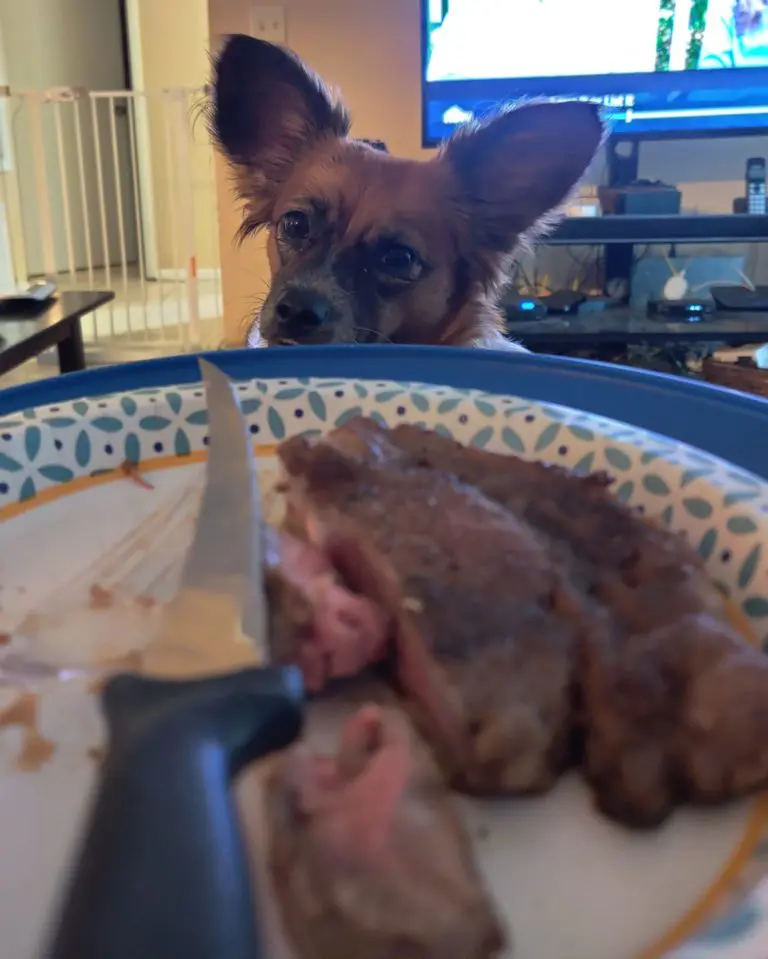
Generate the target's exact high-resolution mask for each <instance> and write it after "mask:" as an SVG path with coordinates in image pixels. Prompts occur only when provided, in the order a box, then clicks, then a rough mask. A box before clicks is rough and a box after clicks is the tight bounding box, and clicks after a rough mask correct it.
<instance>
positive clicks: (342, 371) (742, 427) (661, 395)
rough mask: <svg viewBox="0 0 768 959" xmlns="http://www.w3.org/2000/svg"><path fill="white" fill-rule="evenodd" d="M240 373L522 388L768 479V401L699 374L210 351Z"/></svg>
mask: <svg viewBox="0 0 768 959" xmlns="http://www.w3.org/2000/svg"><path fill="white" fill-rule="evenodd" d="M207 356H208V359H210V360H211V361H212V362H214V363H218V364H219V365H220V366H221V367H222V369H224V370H225V371H226V372H227V373H228V374H229V375H230V376H232V377H235V378H242V379H245V378H246V377H252V376H261V377H262V378H264V379H280V378H282V377H310V376H325V377H326V378H330V377H334V378H335V377H338V378H355V377H357V378H358V379H362V380H400V381H410V382H422V381H426V382H428V383H432V384H434V385H439V386H454V387H458V388H460V389H467V388H469V389H480V390H485V391H486V392H488V393H498V394H499V395H504V394H507V393H517V394H518V395H520V396H527V397H529V398H530V399H534V400H540V401H541V402H545V403H560V404H562V405H563V406H570V407H574V408H578V409H581V410H586V411H588V412H590V413H595V414H597V415H598V416H604V415H606V414H609V415H611V416H613V417H614V418H615V419H618V420H622V421H623V422H626V423H632V424H633V425H634V426H639V427H640V428H642V429H646V430H653V431H655V432H657V433H664V434H665V435H666V436H671V437H674V439H677V440H680V441H681V442H683V443H690V444H691V446H697V447H699V448H700V449H703V450H707V451H708V452H710V453H713V454H714V455H716V456H720V457H722V458H723V459H725V460H728V462H730V463H735V464H736V465H738V466H741V467H742V468H743V469H747V470H750V471H751V472H753V473H755V474H756V475H757V476H761V477H763V478H764V479H768V444H766V442H765V436H766V433H768V400H764V399H760V398H758V397H755V396H749V395H748V394H746V393H737V392H734V391H733V390H726V389H722V388H720V387H716V386H710V385H709V384H706V383H702V382H701V381H699V380H695V379H692V378H685V377H679V376H668V375H666V374H663V373H654V372H651V371H649V370H638V369H632V368H630V367H626V366H620V365H618V364H613V363H595V362H592V361H589V360H580V359H573V358H571V357H566V356H544V355H536V354H533V353H517V352H513V351H500V350H465V349H457V348H454V347H452V348H451V349H449V350H446V349H445V347H441V346H401V345H398V346H394V345H380V344H376V345H363V346H354V347H350V346H323V347H322V348H318V347H316V346H306V347H305V346H295V347H291V349H290V350H227V351H225V352H219V353H211V354H207ZM198 376H199V374H198V367H197V359H196V357H194V356H171V357H163V358H160V359H155V360H146V361H143V362H141V363H125V364H122V365H118V366H110V367H105V368H102V369H96V370H89V371H88V372H86V373H73V374H70V375H69V376H54V377H51V378H50V379H47V380H43V381H41V382H36V383H31V384H26V385H23V386H17V387H14V388H13V389H9V390H4V391H0V418H2V417H4V416H6V415H8V414H10V413H14V412H16V411H17V410H21V409H24V408H25V407H34V406H39V405H41V404H47V405H49V406H50V405H54V404H56V403H63V402H68V401H71V400H76V399H78V398H79V397H81V396H98V395H100V394H103V393H110V392H116V391H118V390H120V391H131V390H138V389H146V388H150V387H165V386H167V385H168V384H169V383H179V384H181V383H184V384H188V383H194V382H196V381H197V379H198Z"/></svg>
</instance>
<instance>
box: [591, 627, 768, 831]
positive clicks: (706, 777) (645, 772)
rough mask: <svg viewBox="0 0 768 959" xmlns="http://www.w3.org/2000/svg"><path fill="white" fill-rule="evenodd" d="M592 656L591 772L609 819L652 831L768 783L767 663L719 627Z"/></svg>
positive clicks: (639, 640)
mask: <svg viewBox="0 0 768 959" xmlns="http://www.w3.org/2000/svg"><path fill="white" fill-rule="evenodd" d="M588 650H589V654H588V656H587V659H586V661H585V668H584V670H583V674H582V689H583V695H584V699H585V702H586V703H587V705H588V721H589V736H588V738H587V742H586V752H585V771H586V774H587V777H588V778H589V779H590V781H591V782H592V784H593V786H594V787H595V791H596V796H597V800H598V804H599V806H600V808H601V809H602V810H603V811H604V812H606V813H607V814H608V815H610V816H613V817H614V818H616V819H619V820H621V821H623V822H627V823H629V824H630V825H637V826H652V825H657V824H658V823H660V822H661V821H662V820H663V819H664V818H666V816H667V815H669V813H671V812H672V810H673V809H674V807H675V806H676V805H679V804H680V803H683V802H697V803H715V802H724V801H726V800H729V799H733V798H734V797H737V796H741V795H743V794H745V793H747V792H750V791H752V790H755V789H758V788H761V787H763V788H764V787H765V786H766V784H768V657H766V656H765V655H764V654H763V653H762V652H761V651H760V650H758V649H754V648H752V647H750V646H748V645H747V644H746V643H745V642H744V641H743V639H742V638H741V637H740V636H738V635H737V634H736V633H735V632H734V630H733V629H732V628H731V627H729V626H728V625H727V624H725V623H724V622H723V621H722V620H720V619H716V618H714V617H711V616H708V615H706V614H701V615H699V616H687V617H684V618H683V619H682V620H680V621H678V622H676V623H675V624H674V625H673V626H667V627H662V628H660V629H659V630H656V631H653V632H649V633H645V634H636V635H634V636H631V637H628V638H626V639H625V640H624V641H623V642H622V643H620V644H610V645H608V646H607V647H605V646H602V647H600V646H598V645H596V644H592V645H591V646H589V647H588Z"/></svg>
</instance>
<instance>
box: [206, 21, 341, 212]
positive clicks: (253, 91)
mask: <svg viewBox="0 0 768 959" xmlns="http://www.w3.org/2000/svg"><path fill="white" fill-rule="evenodd" d="M210 113H211V116H210V126H211V133H212V135H213V137H214V139H215V140H216V142H217V143H218V144H219V146H220V148H221V149H222V151H223V152H224V154H225V155H226V156H227V158H228V159H229V161H230V162H231V163H232V164H233V166H234V167H235V171H236V175H237V181H238V188H239V190H240V192H241V193H242V194H243V195H244V196H245V197H246V198H247V200H248V201H249V207H250V210H249V215H251V216H253V217H254V218H255V219H256V220H258V218H262V220H263V221H266V220H268V219H269V211H270V208H271V205H272V203H273V202H274V197H275V195H276V193H277V190H278V189H279V186H280V184H282V183H283V182H284V181H285V180H286V178H287V177H288V176H289V174H290V172H291V169H292V168H293V167H294V165H295V164H296V162H297V161H298V160H299V159H300V158H301V157H302V156H303V155H304V154H305V153H306V152H307V151H308V150H309V149H311V147H312V145H313V144H314V143H316V142H317V141H318V139H319V138H321V137H324V136H337V137H344V136H346V135H347V133H348V132H349V126H350V121H349V116H348V114H347V111H346V110H345V109H344V107H343V105H342V104H341V103H339V102H337V101H336V100H334V98H333V97H332V96H331V94H330V92H329V91H328V89H327V88H326V86H325V85H324V83H323V82H322V80H321V79H320V78H319V77H318V76H316V75H315V74H314V73H312V72H311V71H310V70H309V69H308V68H307V67H306V66H305V65H304V64H303V63H302V62H301V61H300V60H299V58H298V57H296V56H295V55H294V54H293V53H291V52H290V51H288V50H284V49H283V48H282V47H278V46H275V45H274V44H272V43H265V42H264V41H263V40H257V39H255V38H254V37H247V36H244V35H242V34H236V35H234V36H231V37H228V38H227V39H226V41H225V42H224V44H223V46H222V48H221V50H220V52H219V54H218V55H217V56H216V57H215V58H214V62H213V79H212V103H211V111H210Z"/></svg>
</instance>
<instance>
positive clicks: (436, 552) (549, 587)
mask: <svg viewBox="0 0 768 959" xmlns="http://www.w3.org/2000/svg"><path fill="white" fill-rule="evenodd" d="M350 437H351V440H352V442H351V443H349V444H347V445H346V446H345V448H344V449H342V448H341V446H343V445H344V444H343V443H342V442H341V440H342V439H344V440H346V439H349V438H350ZM358 441H359V442H358ZM278 452H279V456H280V459H281V461H282V463H283V466H284V468H285V471H286V473H287V476H288V484H287V485H288V505H289V510H290V512H291V515H292V516H293V517H294V520H297V519H299V518H301V520H302V523H303V527H304V529H305V530H306V535H307V537H308V538H309V540H310V541H311V542H312V543H313V545H315V546H316V547H317V548H319V549H320V550H321V551H322V553H323V554H324V555H326V556H327V557H328V558H329V560H330V562H331V563H332V565H333V566H334V568H335V569H336V570H338V571H339V572H340V574H341V577H342V579H343V581H344V582H345V583H346V584H347V585H348V587H349V588H350V589H351V590H352V592H353V593H355V594H361V595H364V596H366V597H368V598H369V599H371V600H373V601H374V603H375V604H376V605H377V606H378V607H379V608H380V609H381V610H383V611H384V613H385V615H386V617H387V620H388V622H389V623H390V636H391V664H392V671H393V675H394V678H395V681H396V683H397V685H398V687H399V689H400V690H401V692H402V694H403V697H404V700H405V703H406V705H407V706H408V708H409V709H410V711H411V713H412V715H413V718H414V719H415V721H416V723H417V725H418V727H419V728H420V729H421V731H422V732H423V734H424V736H425V738H426V739H427V741H428V742H429V744H430V746H431V747H432V748H433V750H434V754H435V756H436V758H437V760H438V762H439V764H440V766H441V767H442V769H443V772H444V774H445V776H446V778H447V780H448V782H449V783H450V784H451V785H453V786H455V787H456V788H459V789H462V790H463V791H466V792H469V793H474V794H490V795H497V794H500V793H525V792H538V791H542V790H545V789H547V788H549V787H550V786H551V785H552V783H553V782H554V781H555V779H556V778H557V776H558V775H559V774H560V772H561V771H562V770H563V768H564V767H565V766H566V765H567V764H568V762H569V761H570V759H571V754H570V750H571V734H572V725H573V702H572V698H573V685H574V669H575V656H576V649H577V646H576V636H577V633H578V630H579V627H580V620H579V612H580V609H579V606H578V603H577V602H576V599H575V597H574V596H573V595H571V591H569V590H568V589H567V588H566V587H565V585H564V583H563V581H562V577H561V574H560V571H559V569H558V566H557V564H556V563H555V562H554V561H553V558H552V556H551V555H550V550H549V549H548V547H547V545H546V544H545V543H543V542H542V540H541V538H540V537H539V535H538V534H537V533H536V532H535V531H534V530H533V529H531V528H530V526H528V525H527V524H526V523H524V522H523V521H521V520H520V519H519V518H518V517H516V516H514V515H513V514H512V513H510V512H509V511H507V510H505V509H503V508H502V507H501V506H500V505H499V504H497V503H494V502H493V501H491V500H490V499H488V497H486V496H484V495H483V494H482V493H481V492H480V491H478V490H477V489H476V488H474V487H472V486H467V485H466V484H464V483H461V482H459V481H458V480H457V479H456V478H455V477H454V476H451V475H449V474H447V473H442V472H440V471H438V470H434V469H423V468H419V467H415V468H411V467H409V466H406V465H404V463H403V462H402V459H401V457H400V456H399V455H397V451H395V454H396V455H395V456H394V457H390V456H389V455H388V452H387V448H386V443H385V442H384V441H383V439H382V441H381V442H378V441H377V442H375V443H368V442H367V440H365V439H364V438H361V437H360V436H359V435H358V434H357V433H355V432H354V431H351V432H343V431H341V430H339V431H337V433H335V434H332V436H331V438H330V441H328V442H326V441H322V440H321V441H318V442H310V441H309V440H307V439H305V438H303V437H295V438H293V439H291V440H288V441H287V442H285V443H284V444H282V446H281V447H280V448H279V451H278ZM367 653H368V648H367V647H366V648H362V647H361V649H360V654H359V655H357V656H353V657H352V658H353V659H355V660H357V661H360V660H362V659H364V658H365V656H366V655H367Z"/></svg>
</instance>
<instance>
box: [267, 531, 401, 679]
mask: <svg viewBox="0 0 768 959" xmlns="http://www.w3.org/2000/svg"><path fill="white" fill-rule="evenodd" d="M265 535H266V549H265V584H266V593H267V603H268V607H269V612H270V624H269V636H270V647H271V649H270V653H271V658H272V660H273V661H275V662H291V663H295V664H296V665H298V666H300V667H301V669H302V672H303V674H304V684H305V686H306V687H307V689H308V690H309V691H310V692H317V691H319V690H321V689H323V687H324V686H325V685H326V684H327V683H328V682H329V681H330V680H333V679H342V678H345V677H349V676H355V675H357V674H358V673H359V672H361V670H363V669H364V668H365V667H366V666H367V665H368V664H369V663H374V662H376V661H377V660H380V659H381V658H382V657H383V656H384V653H385V651H386V643H387V639H388V622H387V618H386V616H385V614H384V613H383V612H382V610H381V609H380V608H379V607H378V606H377V605H376V604H375V603H373V602H372V601H371V600H370V599H368V598H367V597H365V596H361V595H359V594H355V593H352V592H351V591H350V590H349V588H348V587H347V586H346V585H345V584H344V583H343V582H342V581H341V579H340V577H339V574H338V572H337V570H336V569H335V568H334V567H333V565H332V564H331V563H330V561H329V559H328V557H327V556H326V555H325V554H324V553H323V552H322V550H320V549H318V548H317V547H316V546H313V545H312V544H311V543H309V542H307V541H306V540H301V539H298V538H297V537H295V536H292V535H291V534H289V533H286V532H282V531H280V532H279V531H277V530H273V529H267V530H266V531H265Z"/></svg>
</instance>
